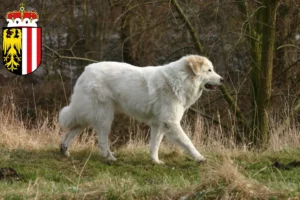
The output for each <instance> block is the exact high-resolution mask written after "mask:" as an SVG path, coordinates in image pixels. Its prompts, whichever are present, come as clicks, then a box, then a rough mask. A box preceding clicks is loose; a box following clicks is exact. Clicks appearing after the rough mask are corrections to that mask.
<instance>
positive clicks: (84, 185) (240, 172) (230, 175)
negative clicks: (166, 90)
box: [0, 98, 300, 199]
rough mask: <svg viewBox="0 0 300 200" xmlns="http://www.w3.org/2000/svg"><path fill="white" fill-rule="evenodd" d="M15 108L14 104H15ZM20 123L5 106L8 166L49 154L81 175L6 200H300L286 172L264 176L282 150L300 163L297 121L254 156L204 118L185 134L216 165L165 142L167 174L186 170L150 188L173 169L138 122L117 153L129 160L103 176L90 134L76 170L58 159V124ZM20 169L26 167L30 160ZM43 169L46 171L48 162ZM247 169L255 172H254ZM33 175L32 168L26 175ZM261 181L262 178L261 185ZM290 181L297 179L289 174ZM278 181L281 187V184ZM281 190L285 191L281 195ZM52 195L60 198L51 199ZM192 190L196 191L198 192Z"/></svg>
mask: <svg viewBox="0 0 300 200" xmlns="http://www.w3.org/2000/svg"><path fill="white" fill-rule="evenodd" d="M7 100H9V98H7ZM7 104H9V103H8V101H7V102H6V105H7ZM19 116H20V115H19V114H18V111H17V109H15V108H14V106H13V105H10V106H8V107H6V108H5V107H3V109H2V110H1V111H0V137H1V140H0V146H1V149H2V150H4V151H6V152H8V153H7V155H5V154H3V155H2V158H1V159H4V160H5V162H7V163H8V164H10V163H14V161H13V160H11V157H13V156H14V154H15V153H14V152H15V151H20V150H21V151H24V152H22V153H21V155H27V154H28V152H41V153H40V155H41V156H42V157H41V158H42V159H43V158H44V157H43V156H45V155H46V156H49V160H52V161H53V160H59V162H58V163H57V165H58V166H59V163H60V162H62V163H63V162H71V163H69V164H70V165H69V166H73V168H74V170H73V171H75V172H76V173H75V175H74V173H73V174H67V175H66V176H65V178H63V179H64V181H62V182H61V181H57V182H52V181H49V180H47V179H46V178H45V177H44V175H32V177H29V178H28V179H27V182H26V183H25V184H23V185H22V184H21V185H20V184H19V183H17V184H16V186H15V188H14V187H13V189H12V190H6V191H5V192H4V193H3V194H5V195H6V196H5V197H14V195H17V197H18V198H19V197H21V198H25V199H28V198H29V199H31V198H36V199H40V198H49V199H60V198H67V199H69V198H73V199H95V198H101V199H132V198H133V199H152V198H159V199H165V198H169V199H174V198H181V199H197V198H204V199H215V198H218V199H269V198H272V197H278V198H286V197H288V196H286V194H292V196H294V197H295V198H296V197H297V196H298V195H299V192H300V191H299V188H298V189H297V187H296V186H294V182H291V183H290V184H288V183H289V182H288V179H289V178H287V179H284V178H283V175H282V173H283V172H279V173H277V172H276V171H274V170H271V171H269V172H268V173H266V174H264V172H262V171H263V170H265V168H266V166H268V165H269V164H270V162H271V161H272V159H275V158H276V156H277V153H278V155H279V156H278V157H279V158H281V157H284V155H286V154H283V155H282V154H281V152H282V151H285V150H291V152H292V153H291V152H289V154H288V155H292V154H293V152H296V154H293V155H292V156H291V157H290V159H292V158H295V157H297V156H298V153H299V151H297V148H299V146H300V135H299V134H298V133H299V130H298V129H297V126H296V125H297V123H296V122H293V121H292V122H291V123H290V124H288V125H286V126H284V127H283V126H282V125H281V124H279V123H277V122H276V120H273V121H272V123H273V124H272V128H271V139H270V145H269V148H268V149H267V150H264V151H257V150H249V149H248V144H241V145H236V144H235V142H234V139H233V138H234V137H233V135H234V131H235V130H234V127H233V130H232V132H231V133H228V131H227V132H226V134H225V131H224V130H222V128H221V127H220V126H218V125H213V124H212V123H210V122H209V121H205V120H203V119H202V118H200V117H199V118H197V119H196V120H195V123H196V124H190V121H189V120H188V118H186V117H185V118H184V120H183V126H184V129H185V130H186V131H187V133H188V134H189V135H190V137H191V138H192V140H193V143H194V144H195V145H196V146H197V148H198V149H199V150H200V152H203V154H204V155H205V156H206V157H207V158H208V162H207V163H205V164H203V165H201V166H197V165H196V164H192V163H194V162H193V161H191V160H190V159H189V158H187V156H186V155H185V154H184V153H183V151H182V150H179V149H177V148H176V147H174V146H173V145H172V144H169V143H168V142H167V141H164V144H163V145H162V147H161V149H160V150H161V151H160V154H161V155H162V159H164V160H167V163H168V162H170V163H171V164H170V166H167V167H169V168H168V169H167V172H165V173H169V171H170V170H171V169H173V168H176V166H180V167H178V168H177V169H176V170H178V171H177V172H176V173H177V174H178V176H177V175H176V176H175V177H172V175H171V174H172V171H171V173H170V174H168V175H165V176H164V177H163V178H162V179H161V180H160V181H159V184H158V185H155V184H153V185H152V184H150V185H147V184H146V185H144V183H143V180H144V179H147V176H148V175H145V174H147V173H148V172H149V170H150V174H151V173H152V172H151V170H154V171H153V175H154V176H155V174H156V173H157V176H161V175H160V174H162V171H164V170H166V169H164V168H163V167H161V166H159V167H155V166H153V165H152V164H151V162H150V158H149V151H148V145H147V144H146V143H145V142H146V139H145V138H146V137H147V135H148V129H145V128H141V127H140V126H138V125H136V124H137V123H136V122H134V121H132V120H130V124H129V127H130V129H129V130H130V136H129V140H128V141H127V143H126V145H123V146H122V147H121V148H115V150H116V152H117V156H118V155H119V156H120V155H123V156H124V157H126V158H123V159H122V158H120V160H121V161H120V163H119V164H117V165H116V166H113V167H112V168H109V167H108V168H103V171H101V174H100V172H97V170H96V169H97V168H98V166H99V163H96V164H95V163H94V162H95V161H96V162H97V159H98V158H99V157H100V155H99V152H98V151H99V150H98V148H97V147H96V145H95V144H96V142H95V141H96V137H91V136H90V135H91V133H90V131H87V132H85V133H84V134H82V135H81V136H80V139H78V138H77V139H76V140H75V141H74V143H73V145H72V150H71V154H75V158H77V160H76V162H78V164H74V162H75V161H74V160H72V161H66V160H63V159H65V158H60V157H59V155H56V154H58V153H57V152H58V145H59V143H60V138H61V135H62V131H61V130H60V128H59V126H58V123H57V121H56V118H50V117H43V118H41V120H38V121H37V122H36V124H34V125H31V126H28V123H29V122H28V121H27V120H24V119H20V117H19ZM37 116H38V113H37ZM207 124H209V126H207ZM192 126H194V129H195V131H194V134H192V131H191V130H192ZM116 139H118V138H116ZM114 142H115V143H118V142H117V141H114ZM257 152H259V153H257ZM89 155H90V156H89ZM295 155H296V156H295ZM17 156H18V153H17ZM36 156H37V155H36ZM25 157H26V156H25ZM37 157H39V156H37ZM120 157H121V156H120ZM25 159H26V158H25ZM29 159H32V158H29ZM52 161H51V162H52ZM17 162H19V161H17ZM20 162H23V161H22V159H20ZM239 162H244V163H246V164H243V163H242V164H241V163H239ZM128 163H129V164H128ZM144 163H146V164H144ZM260 163H263V164H264V166H263V167H261V168H259V167H260V165H259V164H260ZM40 164H41V165H43V166H44V164H43V163H40ZM86 164H87V165H86ZM186 165H187V166H188V167H191V168H192V169H193V170H196V171H199V173H200V175H199V177H200V178H199V179H198V180H194V179H195V177H193V176H190V177H184V174H186V173H187V172H186V171H185V168H186ZM247 165H249V166H251V167H249V168H247ZM132 166H137V168H136V169H134V168H132ZM101 167H103V166H101ZM257 167H258V168H259V169H258V168H257ZM66 168H67V167H66ZM123 168H124V170H125V171H126V170H128V173H129V174H130V175H125V174H124V176H123V175H122V173H123V172H122V169H123ZM75 169H76V170H75ZM87 169H88V170H91V171H95V173H96V174H97V176H91V177H89V178H86V179H85V178H84V176H83V175H82V174H81V173H80V172H83V173H87V174H89V173H88V172H86V171H87ZM26 170H28V169H27V168H26ZM26 170H25V171H26ZM101 170H102V169H101ZM114 170H117V171H118V170H121V171H120V174H115V172H114ZM136 170H137V171H136ZM143 170H146V171H143ZM265 171H266V170H265ZM45 173H47V172H45ZM52 173H53V174H52V175H51V176H53V177H56V176H58V177H59V176H60V175H56V174H55V171H54V172H52ZM174 173H175V172H174ZM142 174H144V175H142ZM260 175H261V177H260V178H257V177H259V176H260ZM28 176H29V175H28ZM140 176H146V178H145V177H143V179H141V177H140ZM268 176H270V177H269V179H270V180H269V179H266V178H267V177H268ZM278 176H279V178H278ZM287 176H289V175H288V174H287ZM292 176H293V175H292ZM274 177H275V178H274ZM280 177H281V178H280ZM59 180H60V179H59ZM276 181H278V184H277V183H276V184H275V182H276ZM283 183H285V187H281V185H282V184H283ZM274 184H275V185H274ZM280 187H281V188H280ZM278 188H280V189H279V190H278ZM49 190H50V191H52V192H48V191H49ZM191 190H192V192H190V191H191Z"/></svg>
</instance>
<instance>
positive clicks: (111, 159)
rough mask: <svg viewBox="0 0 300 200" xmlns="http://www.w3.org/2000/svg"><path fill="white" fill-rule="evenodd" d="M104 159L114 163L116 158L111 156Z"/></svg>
mask: <svg viewBox="0 0 300 200" xmlns="http://www.w3.org/2000/svg"><path fill="white" fill-rule="evenodd" d="M106 159H107V161H116V160H117V159H116V157H114V156H113V155H110V156H108V157H107V158H106Z"/></svg>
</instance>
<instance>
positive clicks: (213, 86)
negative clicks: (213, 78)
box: [204, 83, 217, 90]
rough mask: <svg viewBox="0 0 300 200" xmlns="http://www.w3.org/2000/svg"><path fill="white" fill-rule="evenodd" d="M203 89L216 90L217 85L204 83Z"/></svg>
mask: <svg viewBox="0 0 300 200" xmlns="http://www.w3.org/2000/svg"><path fill="white" fill-rule="evenodd" d="M204 87H205V89H208V90H216V89H217V85H211V84H208V83H206V84H205V85H204Z"/></svg>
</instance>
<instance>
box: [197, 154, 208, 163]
mask: <svg viewBox="0 0 300 200" xmlns="http://www.w3.org/2000/svg"><path fill="white" fill-rule="evenodd" d="M195 160H196V161H197V162H198V163H202V162H205V161H206V158H204V157H203V156H200V157H198V158H196V159H195Z"/></svg>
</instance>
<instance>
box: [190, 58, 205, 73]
mask: <svg viewBox="0 0 300 200" xmlns="http://www.w3.org/2000/svg"><path fill="white" fill-rule="evenodd" d="M187 63H188V67H189V68H190V69H191V70H192V71H193V73H194V74H195V75H196V76H198V75H200V73H201V70H200V69H201V67H202V65H203V63H204V57H201V56H189V57H187Z"/></svg>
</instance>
